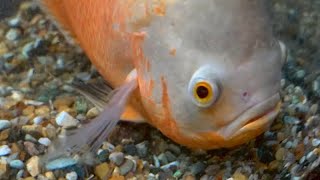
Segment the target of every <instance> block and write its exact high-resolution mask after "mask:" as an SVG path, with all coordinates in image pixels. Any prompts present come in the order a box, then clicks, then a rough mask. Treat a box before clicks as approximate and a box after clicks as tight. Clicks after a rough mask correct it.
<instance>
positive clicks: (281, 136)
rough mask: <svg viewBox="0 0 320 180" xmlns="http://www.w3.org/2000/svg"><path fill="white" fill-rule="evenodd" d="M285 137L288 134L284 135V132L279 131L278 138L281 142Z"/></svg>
mask: <svg viewBox="0 0 320 180" xmlns="http://www.w3.org/2000/svg"><path fill="white" fill-rule="evenodd" d="M285 138H286V136H285V135H284V133H283V132H279V133H278V134H277V140H278V141H279V142H281V141H283V140H284V139H285Z"/></svg>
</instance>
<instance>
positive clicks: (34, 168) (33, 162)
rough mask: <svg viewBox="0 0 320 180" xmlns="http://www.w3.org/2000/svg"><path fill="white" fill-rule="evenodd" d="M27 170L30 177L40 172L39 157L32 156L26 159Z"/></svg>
mask: <svg viewBox="0 0 320 180" xmlns="http://www.w3.org/2000/svg"><path fill="white" fill-rule="evenodd" d="M27 170H28V172H29V173H30V175H31V176H32V177H35V176H37V175H38V174H40V158H39V157H38V156H32V157H31V158H30V159H29V160H28V161H27Z"/></svg>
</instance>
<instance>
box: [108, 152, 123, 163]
mask: <svg viewBox="0 0 320 180" xmlns="http://www.w3.org/2000/svg"><path fill="white" fill-rule="evenodd" d="M109 159H110V161H111V162H113V163H114V164H115V165H117V166H120V165H121V164H122V163H123V160H124V154H123V153H122V152H113V153H111V154H110V155H109Z"/></svg>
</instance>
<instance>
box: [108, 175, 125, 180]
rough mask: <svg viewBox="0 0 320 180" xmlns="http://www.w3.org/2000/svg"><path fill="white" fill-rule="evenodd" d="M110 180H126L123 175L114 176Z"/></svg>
mask: <svg viewBox="0 0 320 180" xmlns="http://www.w3.org/2000/svg"><path fill="white" fill-rule="evenodd" d="M110 180H125V178H124V176H121V175H113V176H112V177H111V178H110Z"/></svg>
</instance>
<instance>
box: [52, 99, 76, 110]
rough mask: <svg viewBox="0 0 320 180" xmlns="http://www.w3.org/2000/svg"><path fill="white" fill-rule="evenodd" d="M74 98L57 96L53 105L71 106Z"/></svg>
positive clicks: (56, 106)
mask: <svg viewBox="0 0 320 180" xmlns="http://www.w3.org/2000/svg"><path fill="white" fill-rule="evenodd" d="M74 100H75V98H74V97H70V96H68V97H58V98H57V99H56V100H55V101H54V102H53V106H54V107H55V108H57V109H58V108H59V107H60V106H66V107H71V106H72V104H73V103H74Z"/></svg>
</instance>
